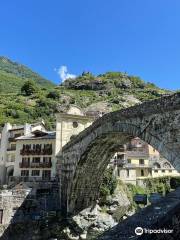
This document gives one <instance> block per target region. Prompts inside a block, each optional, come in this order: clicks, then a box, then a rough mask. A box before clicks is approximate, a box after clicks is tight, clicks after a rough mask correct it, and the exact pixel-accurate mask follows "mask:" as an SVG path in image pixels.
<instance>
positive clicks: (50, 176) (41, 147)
mask: <svg viewBox="0 0 180 240" xmlns="http://www.w3.org/2000/svg"><path fill="white" fill-rule="evenodd" d="M94 119H95V115H93V116H92V114H91V116H87V115H86V114H85V113H84V112H83V111H82V110H81V109H80V108H78V107H76V106H71V107H69V108H68V109H66V110H64V111H63V112H61V113H58V114H57V115H56V131H55V132H50V131H47V130H46V129H45V126H44V123H36V124H25V125H22V126H16V125H11V124H9V123H6V124H5V126H4V128H3V130H2V137H1V147H0V185H4V184H9V183H11V182H19V181H26V182H39V181H51V180H54V179H55V177H56V175H57V169H59V165H58V164H57V161H56V155H57V154H58V153H59V152H61V150H62V147H63V146H64V145H65V144H66V143H67V142H68V141H70V139H71V137H73V136H75V135H77V134H78V133H79V132H81V131H83V130H84V129H85V128H87V127H88V126H89V125H91V124H92V122H93V121H94Z"/></svg>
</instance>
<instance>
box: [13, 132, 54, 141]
mask: <svg viewBox="0 0 180 240" xmlns="http://www.w3.org/2000/svg"><path fill="white" fill-rule="evenodd" d="M55 138H56V132H50V131H40V130H36V131H34V132H32V133H31V134H29V135H25V136H21V137H18V138H16V140H36V139H37V140H38V139H55Z"/></svg>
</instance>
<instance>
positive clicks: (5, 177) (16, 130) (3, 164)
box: [0, 122, 45, 185]
mask: <svg viewBox="0 0 180 240" xmlns="http://www.w3.org/2000/svg"><path fill="white" fill-rule="evenodd" d="M35 130H45V127H44V123H43V122H41V123H35V124H25V125H20V126H17V125H11V124H10V123H6V124H5V126H4V128H3V130H2V133H1V145H0V185H3V184H7V183H8V181H9V178H10V177H12V176H13V173H14V165H15V158H16V144H17V141H16V139H17V138H18V137H20V136H26V135H28V134H30V133H31V132H32V131H35Z"/></svg>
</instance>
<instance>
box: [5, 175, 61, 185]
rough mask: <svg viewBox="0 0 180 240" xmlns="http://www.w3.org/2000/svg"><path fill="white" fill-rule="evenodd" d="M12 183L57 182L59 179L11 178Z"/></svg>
mask: <svg viewBox="0 0 180 240" xmlns="http://www.w3.org/2000/svg"><path fill="white" fill-rule="evenodd" d="M9 181H10V182H16V183H17V182H55V181H57V179H56V178H55V177H28V176H27V177H14V176H12V177H10V178H9Z"/></svg>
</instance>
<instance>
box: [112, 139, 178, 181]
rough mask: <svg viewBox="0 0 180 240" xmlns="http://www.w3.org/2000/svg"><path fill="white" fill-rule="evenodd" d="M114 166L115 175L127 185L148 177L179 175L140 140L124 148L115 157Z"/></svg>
mask: <svg viewBox="0 0 180 240" xmlns="http://www.w3.org/2000/svg"><path fill="white" fill-rule="evenodd" d="M112 164H113V165H114V174H115V175H116V176H117V177H118V178H120V179H121V180H123V181H124V182H126V183H133V184H136V183H137V182H138V180H141V179H144V178H147V177H160V176H170V175H179V173H178V172H177V170H176V169H175V168H174V167H173V166H172V165H171V164H170V163H169V162H168V160H166V159H165V158H162V157H161V156H160V154H159V152H158V151H156V149H154V148H153V147H151V146H150V145H148V144H147V143H145V142H143V141H142V140H141V139H139V138H134V139H132V140H131V142H130V143H128V144H126V145H124V146H122V148H121V149H120V151H119V152H117V153H116V154H115V155H114V158H113V159H112V161H111V165H112Z"/></svg>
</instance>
